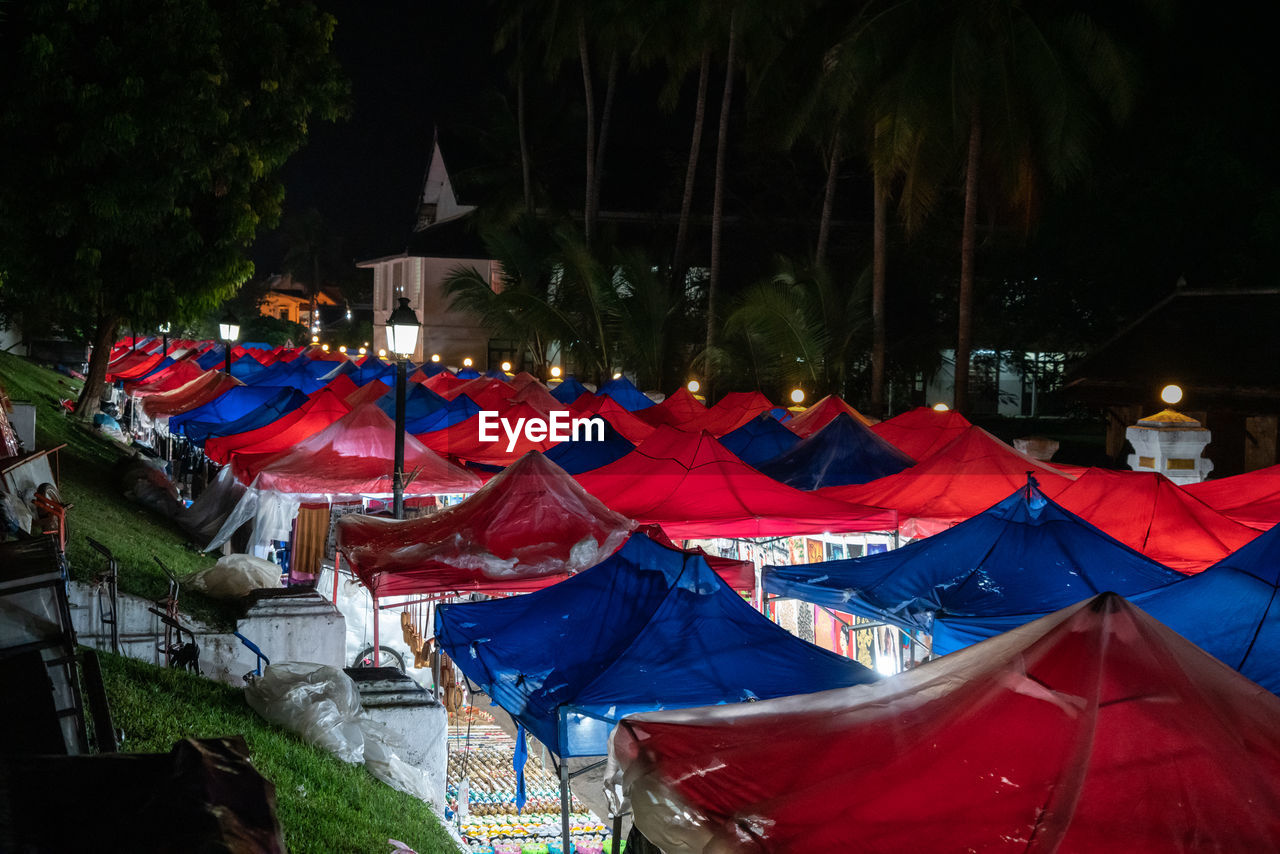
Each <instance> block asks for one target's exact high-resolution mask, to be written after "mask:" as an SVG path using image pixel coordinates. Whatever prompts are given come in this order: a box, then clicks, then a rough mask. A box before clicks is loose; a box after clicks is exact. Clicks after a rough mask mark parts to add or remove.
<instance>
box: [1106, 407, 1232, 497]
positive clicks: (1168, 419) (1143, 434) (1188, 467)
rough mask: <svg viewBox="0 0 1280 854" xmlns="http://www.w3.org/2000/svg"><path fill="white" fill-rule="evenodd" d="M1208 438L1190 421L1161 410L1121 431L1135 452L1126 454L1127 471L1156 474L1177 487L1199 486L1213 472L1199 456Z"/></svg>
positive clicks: (1209, 463)
mask: <svg viewBox="0 0 1280 854" xmlns="http://www.w3.org/2000/svg"><path fill="white" fill-rule="evenodd" d="M1212 435H1213V434H1212V433H1211V432H1210V431H1209V430H1208V429H1206V428H1205V427H1203V426H1201V424H1200V422H1199V421H1197V420H1195V419H1194V418H1189V417H1187V416H1186V415H1183V414H1182V413H1180V412H1174V411H1173V410H1172V409H1165V410H1163V411H1162V412H1158V413H1156V414H1155V415H1151V416H1148V417H1147V418H1143V419H1141V420H1139V421H1138V423H1137V424H1136V425H1134V426H1132V427H1130V428H1129V429H1127V430H1126V431H1125V438H1126V439H1128V440H1129V444H1131V445H1133V449H1134V450H1135V451H1136V452H1137V453H1134V454H1130V455H1129V468H1131V469H1133V470H1134V471H1156V472H1160V474H1162V475H1164V476H1165V477H1167V478H1169V480H1171V481H1173V482H1174V483H1178V484H1182V483H1199V482H1200V481H1202V480H1204V479H1205V478H1206V477H1208V475H1209V472H1211V471H1213V462H1212V461H1210V460H1206V459H1205V458H1204V457H1202V456H1200V454H1201V452H1203V451H1204V449H1205V446H1206V445H1208V444H1209V440H1210V439H1211V438H1212Z"/></svg>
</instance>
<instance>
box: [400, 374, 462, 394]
mask: <svg viewBox="0 0 1280 854" xmlns="http://www.w3.org/2000/svg"><path fill="white" fill-rule="evenodd" d="M418 373H420V372H415V373H414V376H415V377H416V376H417V375H418ZM419 382H421V383H422V384H423V385H424V386H426V387H427V388H429V389H431V390H432V391H434V392H435V393H436V394H439V395H444V394H445V392H447V391H449V389H452V388H457V387H458V386H461V385H466V384H467V383H469V382H471V380H464V379H463V378H462V377H460V376H458V375H457V374H455V373H453V372H452V371H441V372H440V373H438V374H436V375H435V376H433V377H427V378H426V379H424V380H419Z"/></svg>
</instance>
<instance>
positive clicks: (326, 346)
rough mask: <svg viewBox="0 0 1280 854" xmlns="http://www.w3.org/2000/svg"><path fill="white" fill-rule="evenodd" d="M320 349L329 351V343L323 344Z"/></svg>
mask: <svg viewBox="0 0 1280 854" xmlns="http://www.w3.org/2000/svg"><path fill="white" fill-rule="evenodd" d="M320 349H321V350H324V351H325V352H326V353H328V352H329V345H328V344H325V345H324V346H322V347H321V348H320Z"/></svg>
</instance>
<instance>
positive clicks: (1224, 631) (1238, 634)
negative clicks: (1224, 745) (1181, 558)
mask: <svg viewBox="0 0 1280 854" xmlns="http://www.w3.org/2000/svg"><path fill="white" fill-rule="evenodd" d="M1278 590H1280V527H1276V528H1272V529H1271V530H1270V531H1268V532H1267V533H1265V534H1262V535H1261V536H1259V537H1258V538H1257V539H1255V540H1253V541H1252V542H1250V543H1248V544H1247V545H1245V546H1243V547H1242V548H1240V549H1239V550H1237V551H1236V552H1235V553H1233V554H1230V555H1228V556H1227V557H1225V558H1223V559H1222V560H1220V561H1218V562H1217V563H1216V564H1214V565H1213V566H1211V567H1209V568H1208V569H1206V570H1205V571H1204V572H1201V573H1199V574H1197V575H1192V576H1188V577H1185V578H1184V579H1183V580H1181V581H1179V582H1178V583H1177V584H1171V585H1169V586H1167V587H1161V588H1159V589H1157V590H1152V591H1149V592H1147V593H1140V594H1138V595H1136V596H1132V597H1130V601H1131V602H1133V604H1135V605H1137V606H1138V607H1139V608H1141V609H1142V610H1144V611H1146V612H1147V613H1148V614H1150V615H1151V616H1153V617H1155V618H1156V619H1157V620H1159V621H1160V622H1162V623H1164V624H1165V625H1166V626H1168V627H1169V628H1171V629H1173V630H1174V631H1175V632H1177V633H1178V634H1180V635H1182V636H1183V637H1185V638H1186V639H1187V640H1189V641H1191V642H1192V643H1194V644H1195V645H1196V646H1198V647H1200V648H1201V649H1203V650H1204V651H1205V652H1207V653H1209V654H1210V655H1212V656H1214V657H1215V658H1217V659H1218V660H1219V661H1221V662H1223V663H1224V664H1227V665H1229V666H1231V667H1234V668H1235V669H1236V670H1238V671H1240V672H1241V673H1242V674H1243V675H1245V676H1247V677H1248V678H1250V679H1252V680H1253V681H1254V682H1257V683H1258V684H1259V685H1261V686H1262V687H1264V688H1266V689H1267V690H1268V691H1271V692H1272V693H1280V601H1277V599H1280V596H1277V592H1278ZM1040 616H1042V615H1041V614H1021V615H1017V616H1009V617H1004V618H1000V619H994V618H988V617H966V618H949V619H946V620H941V619H940V620H938V621H936V622H935V626H936V631H935V633H934V639H933V643H934V650H935V651H939V652H951V651H953V650H956V649H960V648H962V647H965V646H968V645H969V644H972V643H977V642H978V641H980V640H984V639H986V638H988V637H991V636H993V635H996V634H999V633H1000V632H1003V631H1007V630H1009V629H1011V628H1015V627H1016V626H1019V625H1021V624H1022V623H1025V622H1030V621H1031V620H1034V619H1036V618H1037V617H1040ZM939 646H941V649H939Z"/></svg>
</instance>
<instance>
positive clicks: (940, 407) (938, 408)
mask: <svg viewBox="0 0 1280 854" xmlns="http://www.w3.org/2000/svg"><path fill="white" fill-rule="evenodd" d="M950 408H951V407H950V406H947V405H946V404H945V403H935V404H934V405H933V411H934V412H946V411H947V410H948V409H950Z"/></svg>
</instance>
